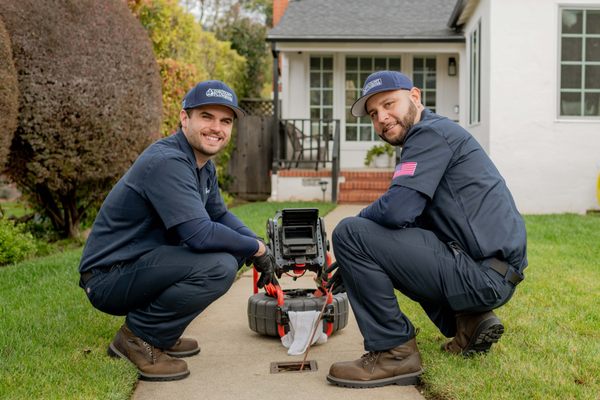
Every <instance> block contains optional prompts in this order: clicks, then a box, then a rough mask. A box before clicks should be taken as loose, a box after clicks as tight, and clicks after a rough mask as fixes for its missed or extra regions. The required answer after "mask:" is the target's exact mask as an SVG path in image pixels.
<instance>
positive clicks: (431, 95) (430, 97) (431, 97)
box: [425, 90, 435, 108]
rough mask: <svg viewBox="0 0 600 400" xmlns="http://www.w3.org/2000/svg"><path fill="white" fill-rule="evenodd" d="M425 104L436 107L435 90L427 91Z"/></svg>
mask: <svg viewBox="0 0 600 400" xmlns="http://www.w3.org/2000/svg"><path fill="white" fill-rule="evenodd" d="M425 106H427V107H430V108H434V107H435V90H428V91H427V98H426V101H425Z"/></svg>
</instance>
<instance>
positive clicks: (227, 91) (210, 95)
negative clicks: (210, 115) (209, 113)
mask: <svg viewBox="0 0 600 400" xmlns="http://www.w3.org/2000/svg"><path fill="white" fill-rule="evenodd" d="M211 104H219V105H222V106H225V107H229V108H230V109H231V110H232V111H233V112H234V113H235V116H236V117H237V118H242V117H244V116H245V115H246V113H245V112H244V110H242V109H241V108H240V107H239V106H238V99H237V96H236V95H235V92H234V91H233V89H231V88H230V87H229V86H227V85H226V84H225V83H223V82H221V81H204V82H200V83H199V84H197V85H196V86H194V87H193V88H192V89H191V90H190V91H189V92H187V94H186V95H185V97H184V98H183V103H182V105H181V108H183V109H184V110H187V109H190V108H196V107H200V106H206V105H211Z"/></svg>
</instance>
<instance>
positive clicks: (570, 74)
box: [560, 65, 581, 89]
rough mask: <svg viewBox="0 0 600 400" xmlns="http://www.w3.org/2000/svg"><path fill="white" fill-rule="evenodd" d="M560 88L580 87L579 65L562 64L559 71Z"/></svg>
mask: <svg viewBox="0 0 600 400" xmlns="http://www.w3.org/2000/svg"><path fill="white" fill-rule="evenodd" d="M560 87H561V89H581V66H580V65H563V66H562V67H561V71H560Z"/></svg>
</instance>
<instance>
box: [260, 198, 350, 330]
mask: <svg viewBox="0 0 600 400" xmlns="http://www.w3.org/2000/svg"><path fill="white" fill-rule="evenodd" d="M267 237H268V242H267V244H266V245H267V247H269V249H270V250H271V252H272V253H273V255H274V256H275V261H276V265H277V269H276V275H277V277H278V278H281V277H282V276H283V275H287V276H290V277H291V278H292V279H293V280H296V279H298V278H300V277H301V276H304V274H306V272H307V271H311V272H314V273H315V274H316V277H315V282H316V284H317V288H316V289H286V290H283V289H281V286H279V283H278V282H277V281H276V282H274V283H270V284H268V285H266V286H265V288H264V289H265V293H259V292H258V287H257V286H256V284H257V282H258V272H257V271H256V269H254V295H253V296H250V298H249V299H248V324H249V326H250V329H251V330H253V331H255V332H257V333H260V334H261V335H268V336H279V337H283V336H284V335H285V334H286V333H287V332H288V331H289V330H290V327H289V317H288V312H289V311H317V312H319V311H321V310H322V309H323V305H324V303H326V306H325V311H324V313H323V320H324V321H323V322H324V323H323V331H324V332H325V334H327V336H330V335H331V334H332V333H334V332H337V331H339V330H341V329H343V328H344V327H345V326H346V325H347V324H348V309H349V306H348V297H347V295H346V293H338V294H335V295H333V294H331V293H330V292H329V291H327V290H325V288H323V277H324V276H323V274H325V270H326V269H327V267H328V266H329V264H330V263H331V257H330V255H329V253H328V252H327V251H328V250H329V241H328V240H327V233H326V232H325V224H324V223H323V218H321V217H319V210H318V209H316V208H286V209H283V210H282V211H277V212H276V213H275V216H274V217H273V218H272V219H269V220H267Z"/></svg>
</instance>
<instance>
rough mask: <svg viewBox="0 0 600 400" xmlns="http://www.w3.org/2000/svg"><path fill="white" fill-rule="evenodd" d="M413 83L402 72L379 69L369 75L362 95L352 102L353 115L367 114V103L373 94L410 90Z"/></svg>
mask: <svg viewBox="0 0 600 400" xmlns="http://www.w3.org/2000/svg"><path fill="white" fill-rule="evenodd" d="M412 88H413V83H412V81H411V80H410V78H409V77H408V76H406V75H404V74H403V73H401V72H396V71H377V72H373V73H372V74H371V75H369V76H368V77H367V80H366V81H365V86H363V89H362V95H361V97H360V98H359V99H358V100H356V101H355V102H354V104H352V108H351V111H352V115H354V116H355V117H362V116H365V115H367V110H366V104H367V100H369V98H370V97H371V96H373V95H374V94H377V93H381V92H387V91H389V90H401V89H406V90H410V89H412Z"/></svg>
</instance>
